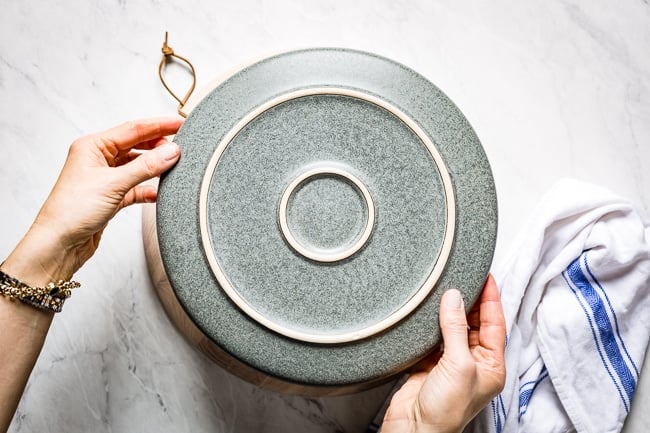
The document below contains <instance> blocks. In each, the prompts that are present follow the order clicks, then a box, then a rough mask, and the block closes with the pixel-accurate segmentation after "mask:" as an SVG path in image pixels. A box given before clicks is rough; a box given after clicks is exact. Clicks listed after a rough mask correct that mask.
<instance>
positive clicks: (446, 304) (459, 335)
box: [440, 289, 469, 359]
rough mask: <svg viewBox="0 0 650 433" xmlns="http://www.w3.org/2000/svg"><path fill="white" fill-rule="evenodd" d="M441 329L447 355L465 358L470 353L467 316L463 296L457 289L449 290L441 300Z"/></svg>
mask: <svg viewBox="0 0 650 433" xmlns="http://www.w3.org/2000/svg"><path fill="white" fill-rule="evenodd" d="M440 330H441V331H442V339H443V341H444V345H445V356H449V357H450V358H451V359H463V358H464V357H465V356H467V355H468V353H469V349H468V340H467V317H466V316H465V308H464V303H463V297H462V296H461V294H460V292H459V291H458V290H456V289H450V290H447V291H446V292H445V293H444V295H442V299H441V301H440Z"/></svg>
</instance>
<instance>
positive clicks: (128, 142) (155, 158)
mask: <svg viewBox="0 0 650 433" xmlns="http://www.w3.org/2000/svg"><path fill="white" fill-rule="evenodd" d="M181 124H182V120H181V119H175V118H160V119H148V120H140V121H135V122H128V123H125V124H123V125H120V126H117V127H115V128H112V129H109V130H107V131H105V132H102V133H98V134H92V135H88V136H86V137H82V138H80V139H78V140H76V141H75V142H74V143H72V145H71V146H70V151H69V153H68V158H67V160H66V162H65V165H64V167H63V170H62V171H61V174H60V176H59V179H58V180H57V182H56V184H55V186H54V188H53V189H52V192H51V193H50V196H49V197H48V198H47V200H46V201H45V203H44V205H43V207H42V208H41V210H40V212H39V214H38V216H37V217H36V220H35V222H34V224H33V225H32V227H31V228H30V230H29V232H28V233H27V235H26V236H25V238H23V240H22V241H21V243H20V244H19V245H18V246H17V247H16V250H14V252H13V253H12V254H11V256H10V257H9V258H8V259H7V261H6V262H5V264H4V265H3V270H5V271H6V272H7V273H8V274H10V275H13V276H15V277H16V278H19V279H23V278H24V280H23V281H24V282H26V283H27V284H33V285H41V284H46V283H47V282H50V281H57V280H59V279H66V280H67V279H70V278H71V276H72V274H73V273H74V272H76V271H77V269H79V268H80V267H81V265H83V263H85V262H86V260H88V259H89V258H90V257H91V256H92V255H93V254H94V252H95V250H96V249H97V246H98V244H99V240H100V238H101V235H102V232H103V230H104V228H105V227H106V225H107V223H108V221H109V220H110V219H111V218H112V217H113V216H114V215H115V214H116V213H117V212H118V211H119V210H120V209H122V208H124V207H126V206H129V205H131V204H133V203H142V202H152V201H155V200H156V189H155V188H154V187H152V186H144V185H139V184H140V183H141V182H143V181H145V180H147V179H150V178H153V177H156V176H158V175H160V174H161V173H162V172H164V171H165V170H168V169H169V168H171V167H172V166H173V165H174V164H175V163H176V162H177V161H178V159H179V157H180V151H179V148H178V146H177V145H176V144H173V143H170V142H168V141H167V140H166V139H165V138H164V137H165V136H167V135H170V134H174V133H175V132H176V131H177V130H178V128H179V127H180V125H181Z"/></svg>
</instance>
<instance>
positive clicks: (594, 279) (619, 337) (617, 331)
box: [584, 253, 639, 379]
mask: <svg viewBox="0 0 650 433" xmlns="http://www.w3.org/2000/svg"><path fill="white" fill-rule="evenodd" d="M584 257H585V260H584V262H585V269H587V272H589V276H590V277H591V279H592V280H593V282H594V283H596V285H597V286H598V288H599V289H600V291H601V293H602V294H603V296H604V297H605V300H606V301H607V306H608V307H609V312H610V313H611V314H612V317H613V318H614V325H615V327H616V336H617V337H618V341H620V342H621V348H622V349H623V352H625V356H626V357H627V359H628V361H630V364H631V365H632V368H634V372H635V373H636V376H635V377H636V378H637V379H638V377H639V369H638V368H637V366H636V364H635V363H634V359H632V356H631V355H630V353H629V352H628V351H627V347H625V342H624V341H623V337H621V332H620V330H619V328H618V318H617V317H616V311H615V310H614V307H612V303H611V302H610V301H609V296H607V292H605V289H604V288H603V286H602V285H601V284H600V282H599V281H598V279H597V278H596V276H595V275H594V273H593V272H591V269H590V267H589V262H588V261H587V254H586V253H585V254H584Z"/></svg>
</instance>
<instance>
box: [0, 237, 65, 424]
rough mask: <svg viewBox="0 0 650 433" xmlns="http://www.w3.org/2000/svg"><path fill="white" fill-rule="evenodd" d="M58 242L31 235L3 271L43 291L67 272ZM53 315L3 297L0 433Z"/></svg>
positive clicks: (0, 305)
mask: <svg viewBox="0 0 650 433" xmlns="http://www.w3.org/2000/svg"><path fill="white" fill-rule="evenodd" d="M55 241H56V240H55V239H52V238H49V239H46V238H42V237H41V236H40V235H38V234H37V233H34V232H33V231H31V230H30V232H29V233H28V234H27V235H26V236H25V238H23V240H22V241H21V242H20V243H19V244H18V246H17V247H16V248H15V249H14V251H13V252H12V253H11V254H10V256H9V257H7V259H6V260H5V262H4V263H3V264H2V265H1V266H0V270H1V271H2V272H4V273H6V274H8V275H10V276H12V277H14V278H16V279H18V280H20V281H22V282H24V283H25V284H28V285H30V286H32V287H43V286H45V285H46V284H47V283H49V282H52V281H57V280H58V279H60V278H69V276H68V275H63V274H65V273H67V271H65V270H63V268H62V267H61V266H60V263H59V262H60V258H61V257H62V256H63V255H62V254H61V252H60V251H59V252H58V254H56V253H55V252H54V251H52V248H53V247H52V246H50V245H54V244H55V243H56V242H55ZM53 316H54V313H52V312H50V311H45V310H40V309H37V308H35V307H33V306H31V305H27V304H25V303H23V302H21V301H19V300H17V299H10V298H8V297H5V296H0V432H4V431H6V430H7V429H8V428H9V424H10V422H11V419H12V418H13V415H14V412H15V411H16V408H17V406H18V402H19V401H20V398H21V395H22V393H23V390H24V389H25V385H26V384H27V380H28V379H29V375H30V374H31V372H32V369H33V367H34V364H35V363H36V360H37V359H38V356H39V354H40V352H41V348H42V347H43V343H44V342H45V337H46V336H47V332H48V330H49V328H50V323H51V322H52V317H53Z"/></svg>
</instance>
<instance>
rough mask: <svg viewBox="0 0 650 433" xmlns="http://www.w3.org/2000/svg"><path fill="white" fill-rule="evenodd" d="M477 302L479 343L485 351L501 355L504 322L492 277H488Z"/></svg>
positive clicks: (504, 334) (504, 341) (503, 344)
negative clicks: (478, 303)
mask: <svg viewBox="0 0 650 433" xmlns="http://www.w3.org/2000/svg"><path fill="white" fill-rule="evenodd" d="M479 302H480V329H479V343H480V345H481V346H483V347H485V348H486V349H490V350H493V351H495V352H497V353H501V354H502V353H503V352H504V350H505V344H506V321H505V318H504V316H503V307H502V306H501V298H500V296H499V290H498V289H497V285H496V282H495V281H494V278H493V277H492V275H488V279H487V281H486V282H485V287H484V288H483V293H481V298H480V300H479Z"/></svg>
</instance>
